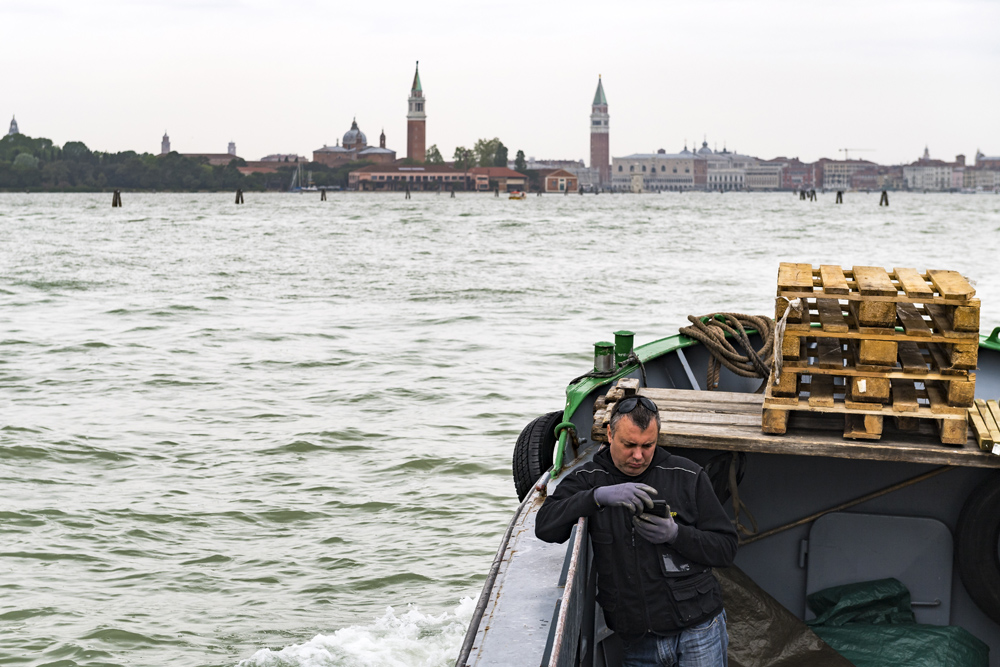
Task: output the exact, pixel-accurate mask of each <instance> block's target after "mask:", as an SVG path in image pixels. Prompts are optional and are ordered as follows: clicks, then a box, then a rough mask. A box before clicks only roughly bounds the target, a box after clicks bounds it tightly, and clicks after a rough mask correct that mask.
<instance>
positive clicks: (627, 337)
mask: <svg viewBox="0 0 1000 667" xmlns="http://www.w3.org/2000/svg"><path fill="white" fill-rule="evenodd" d="M634 342H635V334H634V333H633V332H631V331H624V330H622V331H616V332H615V365H618V364H621V363H622V362H623V361H625V360H626V359H628V355H630V354H632V345H633V344H634Z"/></svg>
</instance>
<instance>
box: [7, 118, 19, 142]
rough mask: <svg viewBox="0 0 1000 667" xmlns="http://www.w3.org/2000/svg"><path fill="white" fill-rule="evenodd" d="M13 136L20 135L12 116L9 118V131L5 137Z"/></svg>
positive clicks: (15, 120)
mask: <svg viewBox="0 0 1000 667" xmlns="http://www.w3.org/2000/svg"><path fill="white" fill-rule="evenodd" d="M14 134H21V131H20V130H19V129H17V119H16V118H14V116H11V117H10V129H9V130H7V136H8V137H9V136H11V135H14Z"/></svg>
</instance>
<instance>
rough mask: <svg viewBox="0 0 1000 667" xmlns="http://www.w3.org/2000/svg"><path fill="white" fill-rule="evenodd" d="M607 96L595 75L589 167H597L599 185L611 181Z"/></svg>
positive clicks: (591, 110) (598, 77)
mask: <svg viewBox="0 0 1000 667" xmlns="http://www.w3.org/2000/svg"><path fill="white" fill-rule="evenodd" d="M609 118H610V116H608V98H606V97H605V96H604V85H603V84H602V83H601V76H600V75H598V76H597V92H596V93H594V103H593V105H592V106H591V107H590V168H591V169H597V171H598V177H599V178H598V180H599V182H600V184H601V185H608V184H610V183H611V149H610V145H609V143H608V119H609Z"/></svg>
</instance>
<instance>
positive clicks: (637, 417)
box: [608, 403, 660, 435]
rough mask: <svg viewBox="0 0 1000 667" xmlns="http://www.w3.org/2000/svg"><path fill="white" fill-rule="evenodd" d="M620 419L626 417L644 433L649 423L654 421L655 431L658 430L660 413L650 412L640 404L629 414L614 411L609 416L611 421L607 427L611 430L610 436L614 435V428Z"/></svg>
mask: <svg viewBox="0 0 1000 667" xmlns="http://www.w3.org/2000/svg"><path fill="white" fill-rule="evenodd" d="M622 417H628V418H629V419H631V420H632V423H633V424H635V425H636V426H638V427H639V430H640V431H645V430H646V429H647V428H649V422H650V421H651V420H655V421H656V430H657V431H659V430H660V413H659V412H653V411H652V410H650V409H648V408H646V407H645V406H644V405H643V404H642V403H640V404H639V405H637V406H635V407H634V408H633V409H632V410H631V411H630V412H618V411H617V410H615V411H614V413H612V415H611V421H610V422H608V426H609V427H610V429H611V434H612V435H614V433H615V427H616V426H618V422H620V421H621V420H622Z"/></svg>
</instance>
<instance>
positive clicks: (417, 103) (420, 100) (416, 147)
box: [406, 60, 427, 162]
mask: <svg viewBox="0 0 1000 667" xmlns="http://www.w3.org/2000/svg"><path fill="white" fill-rule="evenodd" d="M425 103H426V100H425V98H424V89H423V87H422V86H421V85H420V61H419V60H418V61H417V69H416V72H414V73H413V86H412V87H411V88H410V109H409V111H408V112H407V113H406V157H407V159H409V160H413V161H414V162H423V161H424V159H425V158H426V156H427V127H426V125H427V112H426V110H425V109H424V104H425Z"/></svg>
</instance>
